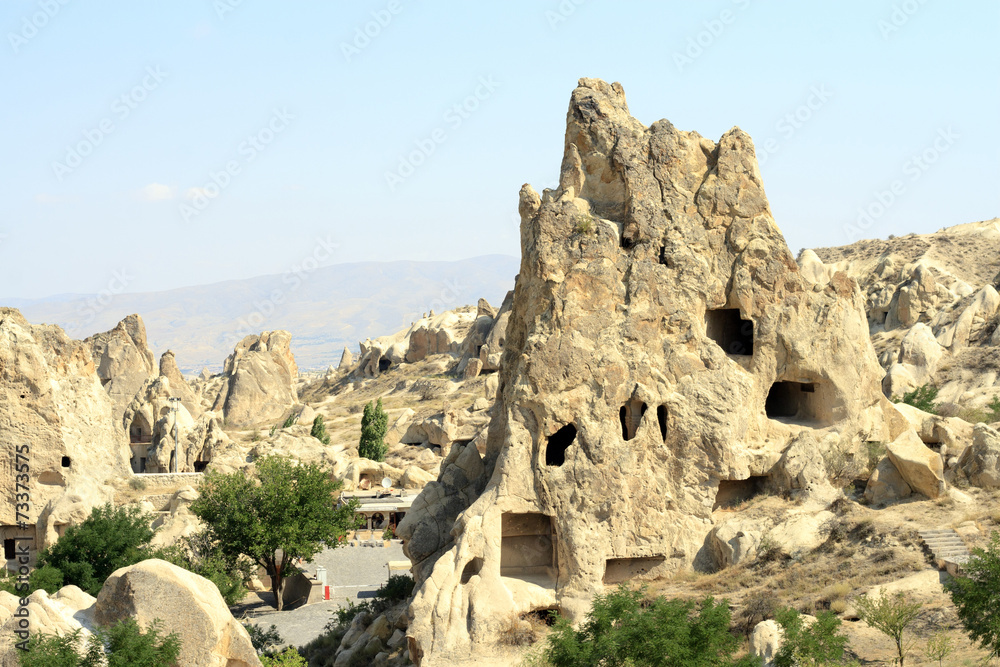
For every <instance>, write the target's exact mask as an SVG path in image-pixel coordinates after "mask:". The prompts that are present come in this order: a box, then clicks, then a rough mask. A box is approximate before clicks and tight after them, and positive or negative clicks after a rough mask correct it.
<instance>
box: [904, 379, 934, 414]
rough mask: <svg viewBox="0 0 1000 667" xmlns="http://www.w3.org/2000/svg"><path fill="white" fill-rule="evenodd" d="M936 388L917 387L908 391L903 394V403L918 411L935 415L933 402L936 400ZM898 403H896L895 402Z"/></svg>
mask: <svg viewBox="0 0 1000 667" xmlns="http://www.w3.org/2000/svg"><path fill="white" fill-rule="evenodd" d="M937 395H938V388H937V387H932V386H930V385H929V384H925V385H922V386H920V387H917V388H916V389H914V390H913V391H908V392H906V393H905V394H903V403H906V404H907V405H912V406H913V407H915V408H917V409H918V410H923V411H924V412H927V413H929V414H932V415H936V414H937V406H935V405H934V401H935V400H936V399H937ZM897 402H898V401H897Z"/></svg>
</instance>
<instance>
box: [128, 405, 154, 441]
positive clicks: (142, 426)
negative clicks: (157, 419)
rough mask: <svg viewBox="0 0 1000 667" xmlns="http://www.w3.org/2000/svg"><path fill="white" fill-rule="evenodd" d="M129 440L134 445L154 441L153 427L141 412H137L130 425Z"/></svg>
mask: <svg viewBox="0 0 1000 667" xmlns="http://www.w3.org/2000/svg"><path fill="white" fill-rule="evenodd" d="M128 440H129V442H130V443H131V444H133V445H139V444H147V443H151V442H152V441H153V429H151V428H150V427H149V421H148V420H147V419H146V417H145V415H143V414H142V413H141V412H137V413H136V414H135V417H133V418H132V423H131V424H129V427H128Z"/></svg>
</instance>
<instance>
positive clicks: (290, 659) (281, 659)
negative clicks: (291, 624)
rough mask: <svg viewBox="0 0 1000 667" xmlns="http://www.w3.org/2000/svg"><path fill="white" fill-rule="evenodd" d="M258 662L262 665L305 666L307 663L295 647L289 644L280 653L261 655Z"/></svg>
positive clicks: (270, 666) (271, 666) (268, 666)
mask: <svg viewBox="0 0 1000 667" xmlns="http://www.w3.org/2000/svg"><path fill="white" fill-rule="evenodd" d="M260 664H262V665H263V666H264V667H307V665H308V664H309V663H308V662H307V661H306V659H305V658H303V657H302V656H301V655H300V654H299V652H298V651H297V650H296V649H294V648H292V647H291V646H289V647H288V648H286V649H285V650H284V651H282V652H281V653H278V654H275V655H263V656H261V658H260Z"/></svg>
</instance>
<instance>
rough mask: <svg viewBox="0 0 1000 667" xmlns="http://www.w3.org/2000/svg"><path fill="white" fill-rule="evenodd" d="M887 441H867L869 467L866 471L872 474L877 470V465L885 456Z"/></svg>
mask: <svg viewBox="0 0 1000 667" xmlns="http://www.w3.org/2000/svg"><path fill="white" fill-rule="evenodd" d="M885 452H886V449H885V443H884V442H881V441H879V440H867V441H865V454H866V456H867V468H866V470H865V473H866V474H868V475H871V474H872V473H873V472H875V466H877V465H878V462H879V461H881V460H882V458H883V457H884V456H885Z"/></svg>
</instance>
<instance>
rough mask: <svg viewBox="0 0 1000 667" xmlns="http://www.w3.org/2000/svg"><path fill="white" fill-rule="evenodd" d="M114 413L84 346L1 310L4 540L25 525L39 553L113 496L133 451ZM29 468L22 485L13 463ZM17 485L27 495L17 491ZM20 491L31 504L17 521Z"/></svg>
mask: <svg viewBox="0 0 1000 667" xmlns="http://www.w3.org/2000/svg"><path fill="white" fill-rule="evenodd" d="M112 410H113V405H112V401H111V398H109V397H108V394H107V393H106V392H105V391H104V389H103V388H102V387H101V382H100V379H99V376H98V374H97V372H96V369H95V366H94V361H93V358H92V356H91V352H90V346H89V345H88V344H87V343H85V342H82V341H77V340H72V339H71V338H69V337H68V336H67V335H66V334H65V333H64V332H63V330H62V329H60V328H59V327H57V326H50V325H40V326H35V325H31V324H29V323H28V322H27V321H26V320H25V319H24V317H22V316H21V314H20V313H19V312H18V311H16V310H13V309H10V308H0V451H2V452H3V457H4V461H5V462H6V463H4V466H6V468H5V469H6V474H4V475H3V476H2V478H0V489H2V491H3V493H4V497H5V498H7V499H8V502H6V503H4V504H3V506H2V507H0V533H2V537H3V539H10V538H15V537H17V536H20V535H24V534H26V533H25V532H24V531H19V530H18V529H17V528H16V526H17V524H18V523H19V522H20V521H22V520H23V521H24V522H25V523H26V524H28V525H29V526H35V525H36V524H37V530H35V531H32V530H30V529H29V530H28V531H27V534H28V535H31V532H35V535H34V537H35V542H34V546H37V547H38V548H41V547H43V546H46V545H47V544H51V543H52V542H53V541H54V540H55V539H56V538H57V537H58V535H59V534H60V533H61V531H62V530H63V528H65V526H66V525H67V524H70V523H73V522H75V521H77V520H80V519H82V518H83V517H86V516H87V514H89V513H90V509H91V508H92V507H94V506H95V505H99V504H102V503H104V502H107V501H109V500H110V499H111V498H112V497H113V495H114V491H113V489H112V488H111V486H110V484H111V482H112V481H113V480H114V479H120V478H125V477H127V476H128V475H129V469H128V460H129V452H128V446H127V444H126V439H125V434H124V432H123V431H122V430H121V428H120V427H116V423H115V422H114V421H113V420H112V418H111V414H112ZM17 453H20V454H21V455H22V459H21V460H20V461H16V460H15V456H16V454H17ZM24 463H26V464H27V471H25V472H23V475H24V477H23V479H22V478H21V477H20V476H19V475H18V474H17V471H15V464H24ZM19 482H20V483H23V484H25V485H26V486H27V489H25V488H23V487H20V488H15V487H16V485H17V484H18V483H19ZM17 493H27V494H28V495H29V497H30V499H31V502H30V507H29V508H28V509H27V510H26V511H24V512H23V513H22V516H20V517H19V516H17V514H16V511H17V509H18V508H16V507H15V504H14V499H15V497H16V496H15V494H17ZM20 509H22V510H23V508H20ZM25 514H26V515H27V516H26V518H25V516H24V515H25Z"/></svg>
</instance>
